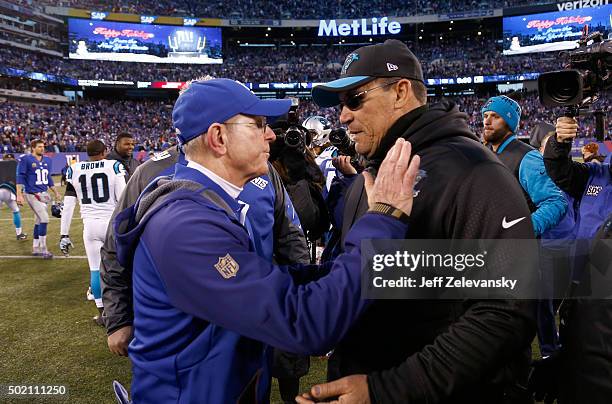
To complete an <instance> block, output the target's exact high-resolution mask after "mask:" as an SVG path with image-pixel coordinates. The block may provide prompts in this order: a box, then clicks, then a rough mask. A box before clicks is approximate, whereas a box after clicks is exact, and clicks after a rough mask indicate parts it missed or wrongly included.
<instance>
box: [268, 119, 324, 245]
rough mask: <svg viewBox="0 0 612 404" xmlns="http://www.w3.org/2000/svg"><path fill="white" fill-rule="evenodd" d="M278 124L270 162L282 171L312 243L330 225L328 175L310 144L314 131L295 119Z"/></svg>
mask: <svg viewBox="0 0 612 404" xmlns="http://www.w3.org/2000/svg"><path fill="white" fill-rule="evenodd" d="M291 119H292V118H291V117H290V118H289V119H288V121H286V122H282V121H281V122H278V123H276V124H275V129H274V132H275V133H276V141H275V142H274V143H272V145H271V146H270V162H271V163H272V165H273V166H274V168H275V169H276V170H277V171H278V174H279V175H280V177H281V179H282V180H283V183H284V185H285V188H286V189H287V193H288V194H289V197H290V198H291V202H293V206H294V208H295V211H296V212H297V215H298V217H299V219H300V223H301V225H302V229H303V230H304V234H305V235H306V239H307V240H308V241H309V242H310V243H312V242H314V241H316V240H317V239H319V238H320V237H321V236H322V235H323V233H324V232H325V231H327V230H328V229H329V214H328V212H327V207H326V205H325V200H324V199H323V194H322V191H323V187H324V183H325V178H324V177H323V173H322V172H321V171H320V170H319V166H318V165H317V163H316V161H315V155H314V153H313V152H312V151H311V150H310V149H309V148H308V147H307V146H306V145H307V144H310V134H309V132H308V131H307V130H306V129H305V128H304V127H302V126H300V125H296V124H295V122H292V120H291Z"/></svg>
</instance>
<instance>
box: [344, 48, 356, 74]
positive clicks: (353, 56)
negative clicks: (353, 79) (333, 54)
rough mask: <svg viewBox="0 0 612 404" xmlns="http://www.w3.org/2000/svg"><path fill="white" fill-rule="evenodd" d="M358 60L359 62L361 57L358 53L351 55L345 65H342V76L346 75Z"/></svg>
mask: <svg viewBox="0 0 612 404" xmlns="http://www.w3.org/2000/svg"><path fill="white" fill-rule="evenodd" d="M356 60H359V55H358V54H357V53H351V54H350V55H348V56H347V57H346V59H345V60H344V64H343V65H342V71H341V72H340V74H346V71H347V70H348V68H349V66H350V65H351V63H353V62H354V61H356Z"/></svg>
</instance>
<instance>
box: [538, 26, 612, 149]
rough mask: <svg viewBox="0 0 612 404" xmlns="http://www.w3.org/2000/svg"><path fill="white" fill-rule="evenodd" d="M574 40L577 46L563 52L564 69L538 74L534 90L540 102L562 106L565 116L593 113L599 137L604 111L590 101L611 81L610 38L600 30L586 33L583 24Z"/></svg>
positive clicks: (598, 95) (602, 134)
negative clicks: (605, 36)
mask: <svg viewBox="0 0 612 404" xmlns="http://www.w3.org/2000/svg"><path fill="white" fill-rule="evenodd" d="M578 44H579V46H578V49H576V50H573V51H569V52H567V53H566V56H567V58H568V64H567V69H566V70H560V71H555V72H549V73H544V74H542V75H540V77H539V78H538V94H539V97H540V102H541V103H542V105H545V106H547V107H566V110H565V115H566V116H569V117H575V116H578V115H579V114H580V115H593V116H595V137H596V138H597V140H599V141H602V140H603V138H604V133H605V116H606V112H607V111H603V110H601V109H598V108H595V109H593V105H594V104H595V103H596V101H597V100H598V99H599V98H600V94H601V93H605V92H606V91H607V90H608V89H609V88H610V86H611V85H612V40H610V39H607V40H606V39H604V38H603V35H602V34H601V33H600V32H594V33H592V34H590V35H588V27H587V26H585V28H584V30H583V35H582V38H580V40H579V41H578ZM581 110H583V111H582V112H581Z"/></svg>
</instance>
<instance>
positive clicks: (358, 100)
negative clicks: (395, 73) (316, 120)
mask: <svg viewBox="0 0 612 404" xmlns="http://www.w3.org/2000/svg"><path fill="white" fill-rule="evenodd" d="M398 81H399V80H395V81H391V82H389V83H385V84H383V85H380V86H378V87H374V88H368V89H367V90H363V91H360V92H358V93H357V94H353V95H350V96H348V97H346V98H345V99H344V101H342V102H341V103H340V105H339V108H340V111H342V108H344V107H347V108H348V109H350V110H351V111H357V110H358V109H359V108H361V106H362V105H363V102H364V98H365V96H366V94H367V93H370V92H372V91H374V90H378V89H379V88H384V87H387V86H390V85H392V84H395V83H397V82H398Z"/></svg>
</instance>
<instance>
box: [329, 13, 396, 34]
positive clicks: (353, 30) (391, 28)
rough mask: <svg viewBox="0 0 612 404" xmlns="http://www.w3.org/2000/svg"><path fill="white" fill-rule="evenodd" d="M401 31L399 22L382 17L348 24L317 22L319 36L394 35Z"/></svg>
mask: <svg viewBox="0 0 612 404" xmlns="http://www.w3.org/2000/svg"><path fill="white" fill-rule="evenodd" d="M401 30H402V26H401V25H400V23H399V22H397V21H389V19H388V18H387V17H382V18H381V19H380V20H378V18H376V17H374V18H372V19H371V21H368V20H367V19H366V18H362V19H361V20H353V22H352V23H350V24H346V23H342V24H337V23H336V20H329V21H328V20H320V21H319V36H349V35H352V36H362V35H368V36H370V35H396V34H399V33H400V31H401Z"/></svg>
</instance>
